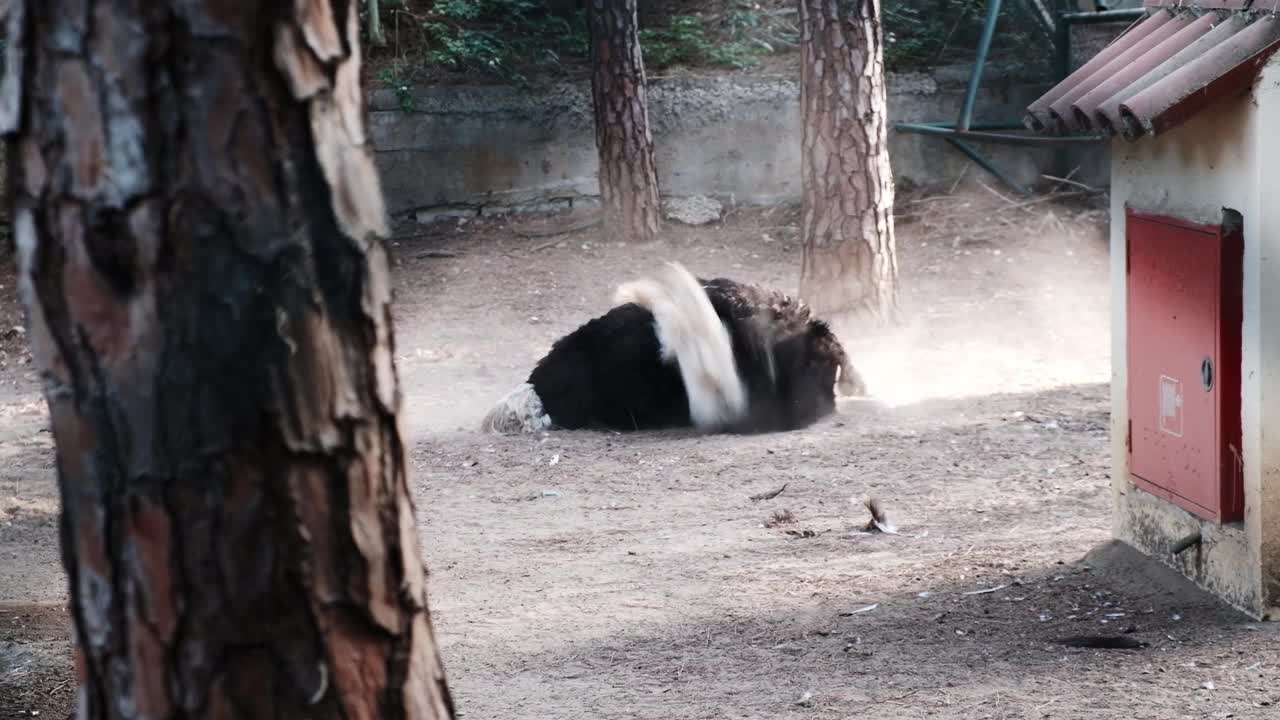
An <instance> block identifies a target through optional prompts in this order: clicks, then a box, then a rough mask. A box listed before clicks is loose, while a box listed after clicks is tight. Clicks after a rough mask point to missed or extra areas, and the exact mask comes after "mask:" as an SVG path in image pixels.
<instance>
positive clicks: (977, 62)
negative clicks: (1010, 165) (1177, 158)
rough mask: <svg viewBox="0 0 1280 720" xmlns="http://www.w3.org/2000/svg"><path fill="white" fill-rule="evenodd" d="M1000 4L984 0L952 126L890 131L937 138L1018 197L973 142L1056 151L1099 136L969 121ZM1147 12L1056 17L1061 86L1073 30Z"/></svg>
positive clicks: (1068, 68)
mask: <svg viewBox="0 0 1280 720" xmlns="http://www.w3.org/2000/svg"><path fill="white" fill-rule="evenodd" d="M1028 1H1029V0H1024V2H1023V7H1024V9H1025V10H1026V11H1027V12H1028V14H1030V15H1031V16H1032V18H1033V19H1035V20H1036V21H1037V22H1038V23H1039V24H1041V25H1043V24H1044V18H1042V17H1041V16H1040V13H1038V12H1035V11H1034V10H1033V8H1031V7H1028V6H1027V2H1028ZM1002 5H1003V0H987V14H986V18H985V19H984V22H983V25H982V36H981V38H979V40H978V48H977V54H976V55H975V57H974V60H973V69H972V70H970V72H969V82H968V85H967V86H966V87H965V91H964V100H963V102H962V103H961V105H960V113H959V116H958V117H957V119H956V121H955V122H954V123H940V122H934V123H895V124H894V129H896V130H898V131H899V132H907V133H916V134H920V135H932V136H937V137H941V138H942V139H944V140H946V141H947V143H948V144H949V145H951V146H952V147H954V148H955V149H957V150H959V151H960V152H961V153H963V154H964V155H965V156H966V157H968V158H969V159H970V160H972V161H973V162H974V163H976V164H977V165H978V166H979V167H981V168H982V169H983V170H986V171H987V172H989V173H991V174H992V175H993V176H995V177H996V178H997V179H998V180H1000V181H1001V182H1002V183H1004V184H1005V185H1007V186H1009V187H1010V188H1012V189H1013V190H1014V191H1015V192H1017V193H1019V194H1021V195H1029V194H1030V193H1031V190H1030V189H1029V188H1025V187H1023V186H1022V185H1021V184H1019V183H1018V182H1017V181H1016V180H1014V179H1013V178H1012V177H1010V176H1009V175H1008V174H1007V173H1005V172H1004V171H1003V170H1001V169H1000V168H999V167H998V166H997V165H995V164H994V163H993V162H991V160H990V159H989V158H987V157H986V156H985V155H983V154H982V153H981V152H980V151H979V150H978V149H977V148H976V147H974V146H973V145H972V144H971V142H976V143H992V144H997V145H1025V146H1051V147H1057V148H1059V150H1062V149H1065V148H1066V147H1072V146H1080V145H1090V144H1096V143H1098V142H1101V141H1102V140H1103V139H1104V138H1103V137H1102V136H1101V135H1079V136H1069V137H1044V136H1039V135H1015V134H1012V133H1001V132H993V131H997V130H1015V129H1021V128H1022V127H1023V126H1022V123H1021V122H1015V121H1011V122H978V123H975V122H973V113H974V108H975V106H976V105H977V102H978V88H979V87H980V86H981V85H982V74H983V70H984V69H985V67H986V64H987V56H988V55H990V53H991V41H992V40H993V39H995V34H996V25H997V22H998V20H999V19H1000V8H1001V6H1002ZM1144 12H1145V11H1144V10H1142V9H1141V8H1135V9H1125V10H1102V11H1098V12H1065V13H1059V14H1058V16H1057V19H1056V21H1055V22H1054V23H1053V27H1052V28H1045V29H1046V30H1047V31H1050V32H1051V33H1052V36H1053V38H1054V69H1055V71H1056V73H1057V76H1058V80H1059V81H1061V80H1063V79H1065V78H1066V77H1067V75H1069V74H1071V26H1072V25H1086V24H1088V25H1092V24H1097V23H1109V22H1124V21H1134V20H1137V19H1138V18H1140V17H1142V15H1143V13H1144ZM1064 158H1065V153H1063V152H1059V153H1058V157H1057V163H1056V164H1057V165H1059V166H1062V165H1064V164H1065V159H1064Z"/></svg>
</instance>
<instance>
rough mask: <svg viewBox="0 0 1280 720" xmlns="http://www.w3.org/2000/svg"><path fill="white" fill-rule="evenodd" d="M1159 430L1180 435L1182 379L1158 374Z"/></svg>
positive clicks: (1176, 435)
mask: <svg viewBox="0 0 1280 720" xmlns="http://www.w3.org/2000/svg"><path fill="white" fill-rule="evenodd" d="M1160 432H1164V433H1168V434H1170V435H1172V436H1174V437H1182V381H1181V380H1175V379H1174V378H1171V377H1169V376H1168V375H1161V376H1160Z"/></svg>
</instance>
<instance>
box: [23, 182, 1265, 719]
mask: <svg viewBox="0 0 1280 720" xmlns="http://www.w3.org/2000/svg"><path fill="white" fill-rule="evenodd" d="M1078 200H1079V199H1078V198H1077V199H1074V200H1071V201H1067V200H1062V199H1037V200H1035V201H1031V202H1028V201H1020V202H1012V201H1009V200H1005V199H1001V198H998V197H995V195H994V194H993V193H990V192H986V191H983V190H981V189H979V190H977V191H976V192H975V193H970V194H961V195H954V196H944V197H934V198H926V197H907V198H902V199H901V201H900V203H899V208H898V213H899V220H898V228H899V252H900V265H901V280H902V288H903V298H902V300H903V307H904V310H905V318H906V322H905V324H904V326H903V327H902V328H900V329H898V330H896V331H895V332H894V333H892V334H891V335H887V336H881V337H847V338H845V340H846V344H847V345H848V346H849V347H850V348H851V350H852V351H853V353H854V358H855V363H856V364H857V365H858V366H859V367H860V368H861V369H862V370H863V371H864V372H865V374H866V375H867V378H868V380H869V382H870V384H871V386H872V390H873V392H874V393H875V394H876V400H874V401H851V402H844V403H842V404H841V407H840V409H839V412H838V414H837V415H836V416H834V417H831V418H828V419H826V420H824V421H822V422H820V423H818V424H817V425H815V426H813V427H812V428H809V429H806V430H803V431H799V432H793V433H785V434H775V435H767V436H762V437H750V438H739V437H723V436H709V437H699V436H696V435H694V434H692V433H686V432H670V433H646V434H628V435H617V434H613V433H594V432H574V433H553V434H550V435H540V436H532V437H506V438H500V437H491V436H485V435H481V434H479V433H477V432H475V431H474V429H473V428H474V427H475V424H476V422H477V421H478V419H479V418H480V417H481V415H483V413H484V412H485V411H486V410H487V409H488V407H489V405H490V404H491V403H492V402H493V401H495V400H496V399H497V398H498V397H500V396H501V395H502V394H503V393H504V392H506V391H507V390H508V389H509V388H510V387H511V386H513V385H514V384H516V383H518V382H520V381H521V380H523V379H524V376H525V375H526V374H527V372H528V371H529V369H530V367H531V366H532V364H533V363H534V362H535V361H536V360H537V359H538V357H540V356H541V354H542V353H544V352H545V351H546V349H547V348H548V347H549V345H550V343H551V342H552V341H553V340H555V339H556V338H557V337H559V336H560V335H561V334H563V333H565V332H567V331H569V330H571V329H573V328H574V327H576V326H577V325H578V324H580V323H581V322H583V321H585V320H586V319H587V318H589V317H590V316H592V315H595V314H598V313H601V312H603V311H604V310H606V309H607V307H608V305H609V296H610V294H611V291H612V288H613V287H614V286H615V285H616V284H617V283H619V282H621V281H623V280H626V279H630V278H632V277H634V276H635V275H637V274H639V273H642V272H646V271H648V270H651V269H653V268H654V267H655V266H656V264H657V263H658V262H660V261H663V260H667V259H676V260H680V261H682V262H684V263H685V264H686V265H688V266H689V267H690V268H691V269H693V270H694V271H696V272H698V273H703V274H708V275H727V276H731V277H734V278H737V279H742V280H750V281H757V282H763V283H769V284H772V285H776V286H780V287H783V288H788V289H791V288H794V287H795V284H796V281H797V272H798V267H799V249H798V247H797V244H796V227H795V220H796V218H795V216H794V212H793V211H789V210H785V209H776V210H772V211H759V210H752V211H745V210H744V211H738V212H734V213H732V214H731V215H730V216H729V217H728V218H727V219H726V221H725V222H724V223H723V224H722V225H718V226H714V227H710V228H700V229H689V228H672V229H670V231H669V233H668V235H667V237H666V238H665V239H664V240H663V241H662V242H659V243H656V244H654V245H651V246H646V247H621V246H617V245H615V244H612V243H609V242H605V241H603V240H601V239H600V238H599V237H598V235H597V234H596V233H594V232H593V231H590V230H588V231H583V232H578V233H575V234H572V235H568V236H563V235H562V236H549V235H547V233H549V232H551V229H552V228H554V227H556V226H557V224H559V225H558V226H559V227H566V226H570V225H573V224H574V223H576V222H577V220H575V219H573V218H557V219H551V220H536V219H528V218H526V219H519V220H516V219H512V220H510V221H507V220H501V219H499V220H493V221H484V222H472V223H468V224H465V225H462V226H452V225H448V226H432V227H421V226H416V225H406V226H403V227H401V228H400V229H399V237H398V239H397V240H396V241H395V247H394V251H395V274H396V282H397V293H398V295H397V301H398V307H397V333H398V362H399V369H400V372H401V378H402V382H403V385H404V390H405V398H406V406H405V432H406V434H407V436H408V438H409V446H410V448H411V454H410V462H411V481H412V483H413V485H414V488H415V493H416V499H417V502H418V511H419V514H420V521H421V528H422V538H423V541H424V543H425V547H426V553H427V557H428V561H429V566H430V569H431V584H430V593H431V604H432V611H433V614H434V617H435V623H436V626H437V629H438V637H439V640H440V642H441V645H442V649H443V654H444V658H445V662H446V666H447V671H448V673H449V675H450V682H451V685H452V687H453V691H454V693H455V696H456V700H457V704H458V707H459V710H460V716H461V717H463V718H468V719H469V720H480V719H488V718H493V719H495V720H497V719H505V718H529V719H531V720H543V719H546V718H566V719H572V720H578V719H586V718H593V719H594V718H664V719H686V718H688V719H692V718H765V717H768V718H814V719H817V718H824V719H825V718H848V717H879V718H923V717H931V718H964V719H965V720H970V719H977V718H1064V719H1065V718H1117V719H1119V718H1125V719H1128V718H1151V719H1153V720H1154V719H1160V720H1171V719H1175V718H1225V717H1237V718H1245V717H1259V718H1261V717H1275V716H1276V713H1277V712H1280V711H1277V710H1276V708H1275V707H1273V705H1274V704H1276V703H1280V630H1278V629H1277V627H1276V625H1274V624H1258V623H1253V622H1251V621H1249V620H1248V618H1246V617H1244V616H1242V615H1240V614H1238V613H1235V612H1234V611H1232V610H1230V609H1229V608H1226V607H1223V606H1221V605H1219V604H1216V603H1215V602H1213V601H1212V600H1211V599H1210V598H1208V597H1206V596H1204V595H1203V594H1201V593H1199V592H1197V591H1195V590H1194V589H1191V588H1189V587H1187V586H1186V585H1185V584H1184V583H1181V582H1180V581H1179V580H1178V579H1177V578H1176V577H1173V576H1172V575H1171V574H1170V573H1167V572H1164V571H1162V570H1161V569H1159V568H1158V567H1153V566H1152V565H1151V564H1149V563H1145V562H1142V561H1140V559H1138V558H1135V557H1134V556H1133V555H1132V554H1131V553H1129V552H1126V551H1125V549H1124V548H1122V547H1118V546H1114V545H1111V544H1109V543H1108V538H1109V517H1108V508H1109V498H1108V490H1107V485H1108V470H1109V462H1108V449H1107V448H1108V435H1109V432H1110V428H1109V413H1108V399H1107V395H1108V386H1107V380H1108V376H1109V351H1108V346H1109V340H1108V330H1107V322H1108V316H1107V262H1108V260H1107V251H1106V241H1105V225H1104V223H1105V215H1104V214H1103V213H1101V212H1100V211H1099V210H1098V209H1097V207H1098V205H1097V203H1096V202H1095V203H1094V204H1089V203H1087V202H1077V201H1078ZM0 285H2V286H3V287H0V297H2V298H3V302H0V720H7V719H8V718H17V717H27V718H30V717H33V716H36V714H37V713H38V714H39V717H42V718H45V717H54V718H57V719H58V720H61V718H63V717H66V716H67V715H68V713H69V712H70V707H71V706H70V701H71V692H72V688H71V679H70V674H71V673H70V667H69V646H68V642H67V616H66V614H65V613H64V612H63V611H62V607H61V603H62V602H63V601H64V596H65V580H64V578H63V576H62V571H61V567H60V563H59V556H58V547H57V516H56V513H57V490H56V486H55V476H54V467H53V464H52V459H51V449H52V440H51V438H50V436H49V433H48V431H47V429H46V425H45V423H46V418H45V414H44V407H43V403H42V401H41V399H40V397H39V394H38V387H37V385H36V383H35V377H34V375H33V374H32V371H31V367H30V364H29V359H28V357H27V356H26V353H25V349H24V347H23V345H22V334H21V332H20V331H18V330H14V329H13V328H14V327H15V326H17V325H19V324H20V320H19V315H18V313H17V309H16V307H15V306H14V297H13V295H14V292H13V275H12V269H11V268H4V269H2V270H0ZM784 486H785V489H784V490H783V491H782V492H781V493H780V494H778V495H777V496H776V497H773V498H772V499H758V500H753V499H752V496H755V495H759V494H761V493H769V492H771V491H775V490H778V489H779V488H783V487H784ZM868 496H874V497H875V498H877V499H878V500H879V501H880V502H881V503H883V506H884V508H885V509H886V510H887V512H888V514H889V518H890V520H891V521H892V522H893V523H894V524H895V525H896V528H897V531H898V534H884V533H867V532H864V531H863V527H864V526H865V524H866V522H867V513H866V510H865V509H864V508H863V506H862V505H861V502H862V500H863V499H864V498H866V497H868ZM788 519H789V520H790V521H789V522H778V520H788ZM1076 636H1105V637H1110V638H1115V637H1122V638H1125V639H1126V641H1127V642H1129V643H1130V644H1132V645H1133V646H1134V647H1132V648H1130V649H1082V648H1078V647H1073V646H1070V645H1069V644H1064V643H1063V641H1064V640H1066V639H1068V638H1072V637H1076Z"/></svg>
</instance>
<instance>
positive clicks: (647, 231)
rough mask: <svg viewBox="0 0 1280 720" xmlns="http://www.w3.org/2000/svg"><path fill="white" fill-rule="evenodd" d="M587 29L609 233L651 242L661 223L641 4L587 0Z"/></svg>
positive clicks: (602, 195)
mask: <svg viewBox="0 0 1280 720" xmlns="http://www.w3.org/2000/svg"><path fill="white" fill-rule="evenodd" d="M587 25H588V26H589V29H590V32H591V57H592V70H591V100H592V103H593V105H594V107H595V117H596V147H597V149H599V151H600V200H601V204H602V206H603V209H604V229H605V233H606V235H607V236H609V237H610V238H614V239H618V240H622V241H624V242H633V241H645V240H652V239H653V238H654V237H655V236H656V235H657V234H658V230H659V229H660V228H661V224H662V220H661V216H660V215H659V213H660V212H661V207H660V205H659V200H658V171H657V164H656V163H655V161H654V157H653V134H652V133H651V132H649V108H648V99H647V91H646V89H645V78H644V61H643V60H642V59H641V57H640V37H639V25H638V23H637V21H636V0H588V2H587Z"/></svg>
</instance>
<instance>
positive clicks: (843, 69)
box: [800, 0, 898, 326]
mask: <svg viewBox="0 0 1280 720" xmlns="http://www.w3.org/2000/svg"><path fill="white" fill-rule="evenodd" d="M879 16H880V3H879V0H800V22H801V29H802V30H801V41H800V62H801V70H800V112H801V123H802V125H803V137H802V140H801V146H802V155H801V173H802V176H803V178H802V179H803V188H802V190H801V225H800V234H801V243H802V247H803V260H802V265H801V271H800V295H801V296H802V297H803V298H804V299H805V300H806V301H807V302H808V303H809V304H810V305H811V306H812V307H813V308H814V311H815V312H817V313H820V314H823V315H826V316H832V317H848V318H856V319H857V320H859V321H861V322H868V323H869V324H871V325H877V326H878V325H883V324H885V323H887V322H890V321H892V320H894V319H895V318H896V316H897V308H898V300H897V297H898V291H897V283H898V261H897V252H896V250H895V248H894V239H893V174H892V172H891V171H890V169H889V147H888V125H887V120H888V118H887V114H886V111H885V85H884V51H883V41H882V37H881V29H880V17H879Z"/></svg>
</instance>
